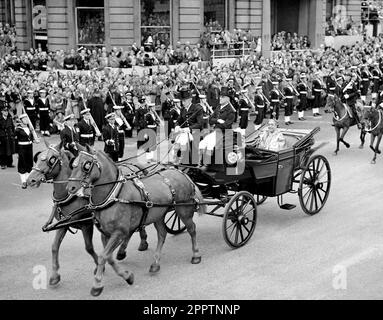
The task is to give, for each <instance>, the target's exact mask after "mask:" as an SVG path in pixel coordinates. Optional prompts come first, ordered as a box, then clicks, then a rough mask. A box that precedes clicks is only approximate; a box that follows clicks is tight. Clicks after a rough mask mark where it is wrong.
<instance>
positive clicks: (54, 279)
mask: <svg viewBox="0 0 383 320" xmlns="http://www.w3.org/2000/svg"><path fill="white" fill-rule="evenodd" d="M60 280H61V276H60V275H59V274H58V275H57V276H56V277H51V278H50V279H49V285H50V286H51V287H54V286H57V285H58V283H59V282H60Z"/></svg>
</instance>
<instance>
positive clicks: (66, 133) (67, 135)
mask: <svg viewBox="0 0 383 320" xmlns="http://www.w3.org/2000/svg"><path fill="white" fill-rule="evenodd" d="M76 122H77V120H76V116H75V115H74V114H73V113H71V114H69V115H67V116H65V117H64V128H63V129H62V130H61V132H60V139H61V143H62V145H63V147H64V149H65V150H68V151H70V152H72V153H73V154H74V155H75V156H76V157H77V155H78V149H77V145H76V143H79V141H80V130H79V128H78V127H77V125H76Z"/></svg>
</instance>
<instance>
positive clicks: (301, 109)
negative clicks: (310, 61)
mask: <svg viewBox="0 0 383 320" xmlns="http://www.w3.org/2000/svg"><path fill="white" fill-rule="evenodd" d="M305 79H306V74H305V73H301V75H300V82H299V83H298V86H297V91H298V93H299V99H298V105H297V111H298V120H300V121H304V120H306V119H305V118H304V115H305V110H306V109H307V104H308V102H307V92H308V86H307V84H306V83H305Z"/></svg>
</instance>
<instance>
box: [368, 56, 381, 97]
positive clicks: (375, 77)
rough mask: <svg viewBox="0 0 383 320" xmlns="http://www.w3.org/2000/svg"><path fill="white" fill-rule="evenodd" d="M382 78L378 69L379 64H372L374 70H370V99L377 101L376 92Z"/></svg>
mask: <svg viewBox="0 0 383 320" xmlns="http://www.w3.org/2000/svg"><path fill="white" fill-rule="evenodd" d="M381 77H382V72H381V71H380V69H379V63H378V62H375V63H374V69H373V70H372V87H371V97H372V98H375V99H377V98H378V92H379V87H380V81H381Z"/></svg>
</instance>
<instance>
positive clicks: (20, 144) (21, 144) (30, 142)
mask: <svg viewBox="0 0 383 320" xmlns="http://www.w3.org/2000/svg"><path fill="white" fill-rule="evenodd" d="M30 144H32V141H19V146H28V145H30Z"/></svg>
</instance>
